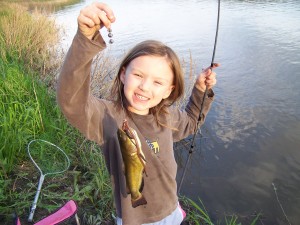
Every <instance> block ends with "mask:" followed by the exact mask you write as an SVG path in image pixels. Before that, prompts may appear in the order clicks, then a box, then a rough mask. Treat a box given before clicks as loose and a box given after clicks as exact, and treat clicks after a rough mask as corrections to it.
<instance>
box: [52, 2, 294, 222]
mask: <svg viewBox="0 0 300 225" xmlns="http://www.w3.org/2000/svg"><path fill="white" fill-rule="evenodd" d="M91 2H92V1H89V0H87V1H83V2H81V3H80V4H77V5H74V6H70V7H69V8H66V9H64V10H63V11H59V12H57V13H55V15H54V16H55V17H56V20H57V22H58V24H60V25H61V26H64V27H65V29H66V34H65V36H64V37H63V40H62V45H64V46H65V47H66V48H68V46H69V45H70V42H71V40H72V37H73V35H74V34H75V32H76V29H77V24H76V23H77V22H76V18H77V15H78V13H79V10H80V9H81V8H82V7H83V6H85V5H87V4H89V3H91ZM107 3H108V4H109V5H110V6H111V7H112V8H113V9H114V12H115V16H116V18H117V20H116V23H115V24H113V26H112V29H113V34H114V40H115V43H114V44H113V45H111V46H110V47H109V48H110V50H111V51H112V52H113V54H114V55H122V54H123V53H124V52H125V51H126V50H128V49H129V48H130V47H132V46H133V45H134V44H136V43H137V42H139V41H142V40H145V39H158V40H161V41H163V42H165V43H167V44H168V45H169V46H171V47H172V48H173V49H174V50H175V51H176V52H177V53H178V54H179V56H180V57H181V58H184V59H186V61H189V57H190V54H191V55H192V57H193V63H194V64H195V67H196V70H198V71H199V70H200V69H201V68H202V67H203V66H208V65H209V64H210V61H211V57H212V50H213V43H214V38H215V27H216V18H217V1H216V0H189V1H184V0H172V1H171V0H148V1H145V0H126V1H117V0H110V1H108V2H107ZM107 40H108V39H107ZM215 61H217V62H220V63H221V64H222V67H221V68H218V69H217V70H216V72H217V74H218V84H217V86H216V87H215V89H214V91H215V94H216V98H215V102H214V104H213V106H212V109H211V111H210V113H209V115H208V116H207V119H206V123H205V125H204V127H202V129H201V131H202V136H200V135H199V136H198V138H197V145H196V150H195V152H194V153H193V156H192V160H191V163H190V164H189V166H188V170H187V174H186V177H185V180H184V184H183V186H182V190H181V194H182V195H186V196H188V197H190V198H192V199H194V200H195V201H198V198H201V200H202V201H203V203H204V205H205V206H206V209H207V210H208V212H209V214H210V215H211V217H212V219H213V220H214V221H215V222H216V221H217V220H218V219H222V218H224V216H226V215H231V214H236V215H238V216H239V217H240V219H241V221H242V222H243V224H249V220H251V219H253V217H252V215H253V214H255V213H259V212H261V213H263V217H261V221H260V222H259V223H258V224H265V225H274V224H280V225H281V224H294V225H297V224H300V101H299V95H300V72H299V71H300V2H299V1H298V0H285V1H284V0H281V1H279V0H274V1H263V0H247V1H242V0H221V18H220V30H219V39H218V46H217V52H216V57H215ZM200 137H202V138H200ZM187 145H189V144H187ZM176 152H177V151H176ZM176 154H177V159H178V178H180V176H181V174H182V171H183V167H184V164H185V160H186V156H187V151H181V152H180V153H178V152H177V153H176Z"/></svg>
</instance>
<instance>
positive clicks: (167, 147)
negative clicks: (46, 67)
mask: <svg viewBox="0 0 300 225" xmlns="http://www.w3.org/2000/svg"><path fill="white" fill-rule="evenodd" d="M105 47H106V44H105V42H104V41H103V39H102V37H101V36H100V35H98V36H96V38H95V40H93V41H90V40H89V39H87V38H86V37H84V36H83V35H82V34H81V33H80V32H77V34H76V35H75V37H74V40H73V43H72V45H71V47H70V49H69V51H68V54H67V56H66V59H65V62H64V65H63V67H62V70H61V74H60V76H59V82H58V88H57V99H58V104H59V106H60V108H61V110H62V112H63V113H64V115H65V116H66V118H67V119H68V121H69V122H70V123H71V124H72V125H73V126H74V127H76V128H77V129H78V130H79V131H80V132H81V133H82V134H83V135H84V136H86V137H87V138H88V139H90V140H93V141H95V142H97V143H98V144H99V145H100V147H101V149H102V151H103V154H104V156H105V161H106V166H107V169H108V171H109V173H110V175H111V180H112V185H113V191H114V201H115V206H116V211H117V216H118V217H120V218H122V222H123V224H124V225H140V224H143V223H153V222H156V221H159V220H161V219H163V218H164V217H166V216H168V215H169V214H171V213H172V211H174V210H175V208H176V207H177V202H178V198H177V193H176V192H177V185H176V180H175V178H176V172H177V164H176V162H175V158H174V153H173V142H174V141H179V140H181V139H183V138H185V137H187V136H188V135H190V134H192V133H193V132H194V131H195V129H196V123H197V119H198V115H199V111H200V110H199V108H200V105H201V101H202V99H203V93H202V92H200V91H198V90H197V89H196V88H194V89H193V91H192V94H191V97H190V100H189V103H188V104H187V106H186V108H185V110H183V111H181V110H179V109H177V108H173V107H170V108H169V113H168V114H167V115H164V116H162V118H160V121H163V122H164V124H167V125H168V126H167V127H162V126H158V125H157V123H156V122H155V119H154V117H153V115H151V114H149V115H137V114H134V113H132V114H131V118H127V117H126V116H125V114H124V113H123V112H122V111H119V110H118V109H117V107H115V105H114V103H113V102H111V101H108V100H104V99H99V98H97V97H95V96H93V95H91V92H90V72H91V64H92V60H93V57H94V56H95V55H96V54H97V53H98V52H99V51H101V50H103V49H104V48H105ZM210 94H211V95H212V96H213V93H212V92H211V93H210ZM212 100H213V97H209V98H207V99H206V101H205V104H204V110H203V114H204V116H205V115H206V114H207V112H208V111H209V108H210V105H211V102H212ZM125 118H126V119H127V120H128V121H129V125H130V126H131V127H132V128H133V129H135V130H136V131H137V133H138V136H139V138H140V139H141V142H142V149H143V152H144V154H145V158H146V161H147V167H146V169H147V176H144V178H143V179H144V188H143V192H142V193H143V195H144V197H145V198H146V199H147V202H148V203H147V204H146V205H143V206H138V207H136V208H133V207H132V205H131V198H130V195H128V194H127V191H126V181H125V176H124V171H123V161H122V155H121V150H120V146H119V142H118V137H117V130H118V128H119V127H121V125H122V122H123V120H124V119H125ZM168 127H171V128H177V129H170V128H168Z"/></svg>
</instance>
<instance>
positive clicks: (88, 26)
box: [77, 2, 116, 40]
mask: <svg viewBox="0 0 300 225" xmlns="http://www.w3.org/2000/svg"><path fill="white" fill-rule="evenodd" d="M115 20H116V19H115V16H114V13H113V11H112V9H111V8H110V7H109V6H108V5H106V4H104V3H100V2H94V3H92V4H91V5H88V6H86V7H85V8H83V9H82V10H81V11H80V14H79V16H78V18H77V22H78V29H79V31H80V32H81V33H82V34H83V35H84V36H86V37H87V38H88V39H90V40H92V39H93V37H94V35H95V33H97V32H98V31H99V30H100V29H101V28H102V27H106V28H107V29H108V28H110V26H111V23H113V22H115Z"/></svg>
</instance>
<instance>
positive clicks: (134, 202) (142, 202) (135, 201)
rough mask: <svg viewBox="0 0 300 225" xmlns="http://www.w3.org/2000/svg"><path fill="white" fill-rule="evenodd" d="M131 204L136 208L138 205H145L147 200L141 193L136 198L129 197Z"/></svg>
mask: <svg viewBox="0 0 300 225" xmlns="http://www.w3.org/2000/svg"><path fill="white" fill-rule="evenodd" d="M131 204H132V207H133V208H136V207H138V206H140V205H146V204H147V200H146V199H145V197H144V196H143V195H141V196H140V197H139V198H138V199H131Z"/></svg>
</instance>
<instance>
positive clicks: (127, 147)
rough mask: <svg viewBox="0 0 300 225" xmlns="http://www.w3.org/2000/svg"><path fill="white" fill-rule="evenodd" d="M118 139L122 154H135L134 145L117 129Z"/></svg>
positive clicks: (125, 134)
mask: <svg viewBox="0 0 300 225" xmlns="http://www.w3.org/2000/svg"><path fill="white" fill-rule="evenodd" d="M117 134H118V139H119V143H120V147H121V151H122V152H123V153H126V154H129V155H131V154H132V153H135V152H137V148H136V145H135V143H134V141H133V140H132V139H131V138H130V137H129V136H128V135H127V133H126V132H125V131H123V130H122V129H120V128H119V129H118V132H117Z"/></svg>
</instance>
